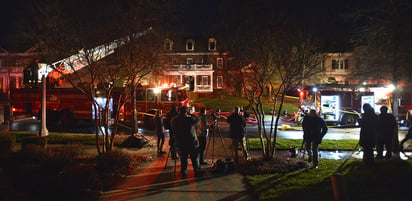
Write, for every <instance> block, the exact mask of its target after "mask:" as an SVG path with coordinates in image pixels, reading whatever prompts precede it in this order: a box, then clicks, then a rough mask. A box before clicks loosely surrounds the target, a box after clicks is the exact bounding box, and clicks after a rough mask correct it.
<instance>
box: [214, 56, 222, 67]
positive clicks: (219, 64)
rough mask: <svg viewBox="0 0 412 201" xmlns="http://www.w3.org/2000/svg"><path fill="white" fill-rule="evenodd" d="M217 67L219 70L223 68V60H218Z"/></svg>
mask: <svg viewBox="0 0 412 201" xmlns="http://www.w3.org/2000/svg"><path fill="white" fill-rule="evenodd" d="M216 66H217V68H223V58H217V60H216Z"/></svg>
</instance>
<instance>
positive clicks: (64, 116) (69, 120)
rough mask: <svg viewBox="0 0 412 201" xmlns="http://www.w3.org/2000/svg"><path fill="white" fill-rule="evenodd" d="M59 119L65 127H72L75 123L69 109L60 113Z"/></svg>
mask: <svg viewBox="0 0 412 201" xmlns="http://www.w3.org/2000/svg"><path fill="white" fill-rule="evenodd" d="M59 117H60V121H61V123H62V125H64V126H71V125H72V124H73V122H74V116H73V113H72V112H71V111H70V110H68V109H64V110H62V111H60V114H59Z"/></svg>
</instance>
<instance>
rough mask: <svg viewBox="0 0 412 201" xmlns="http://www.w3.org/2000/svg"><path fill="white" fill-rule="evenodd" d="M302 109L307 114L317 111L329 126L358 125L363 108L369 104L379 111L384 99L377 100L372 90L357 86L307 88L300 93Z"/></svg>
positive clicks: (384, 103) (385, 103)
mask: <svg viewBox="0 0 412 201" xmlns="http://www.w3.org/2000/svg"><path fill="white" fill-rule="evenodd" d="M299 96H300V109H301V110H302V111H303V112H304V113H307V112H308V111H309V110H310V109H315V110H316V111H317V113H318V114H319V115H320V117H321V118H323V119H324V120H325V122H326V123H327V124H328V125H358V120H359V119H360V114H361V113H362V112H363V109H362V106H363V104H365V103H369V104H370V105H371V106H372V107H374V108H375V110H377V111H379V109H380V106H381V105H387V104H388V103H387V102H381V101H377V100H382V98H379V99H378V98H376V97H375V93H374V92H373V91H372V90H370V89H362V88H359V87H357V86H355V85H352V86H350V85H317V86H307V87H305V88H303V89H302V90H301V91H300V92H299Z"/></svg>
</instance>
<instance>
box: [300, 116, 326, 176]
mask: <svg viewBox="0 0 412 201" xmlns="http://www.w3.org/2000/svg"><path fill="white" fill-rule="evenodd" d="M302 128H303V143H304V144H305V148H306V151H307V152H308V155H309V162H313V167H314V168H317V167H318V163H319V162H318V156H319V154H318V148H319V144H320V143H322V139H323V137H324V136H325V134H326V132H327V131H328V127H327V125H326V123H325V121H324V120H323V119H322V118H320V117H319V116H318V115H317V114H316V110H314V109H311V110H310V111H309V114H308V115H305V117H304V118H303V122H302Z"/></svg>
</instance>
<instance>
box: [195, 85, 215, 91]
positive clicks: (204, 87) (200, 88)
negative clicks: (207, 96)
mask: <svg viewBox="0 0 412 201" xmlns="http://www.w3.org/2000/svg"><path fill="white" fill-rule="evenodd" d="M195 91H213V89H212V86H211V85H196V86H195Z"/></svg>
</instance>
